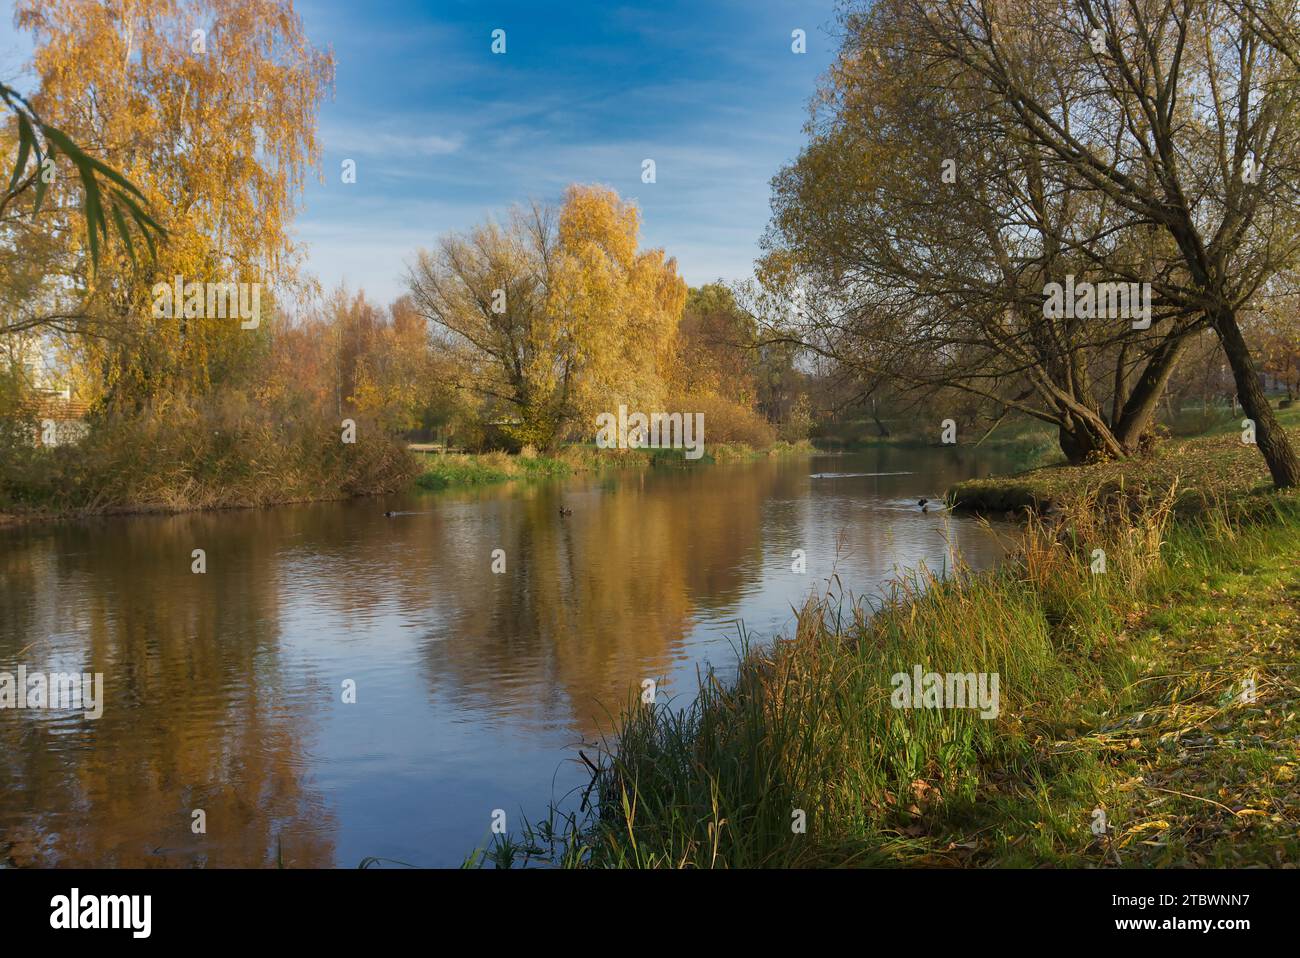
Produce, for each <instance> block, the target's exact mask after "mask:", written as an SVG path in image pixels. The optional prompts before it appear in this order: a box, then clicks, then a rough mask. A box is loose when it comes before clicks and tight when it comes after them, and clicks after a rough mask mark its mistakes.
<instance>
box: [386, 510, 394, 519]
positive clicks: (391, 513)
mask: <svg viewBox="0 0 1300 958" xmlns="http://www.w3.org/2000/svg"><path fill="white" fill-rule="evenodd" d="M395 515H397V513H395V512H385V513H384V518H385V519H391V518H393V516H395Z"/></svg>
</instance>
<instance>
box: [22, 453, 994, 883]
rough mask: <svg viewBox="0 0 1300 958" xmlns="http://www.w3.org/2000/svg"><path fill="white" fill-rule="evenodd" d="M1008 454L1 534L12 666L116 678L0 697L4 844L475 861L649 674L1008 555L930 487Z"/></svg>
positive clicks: (129, 861) (693, 473) (238, 859)
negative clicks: (347, 692) (99, 685)
mask: <svg viewBox="0 0 1300 958" xmlns="http://www.w3.org/2000/svg"><path fill="white" fill-rule="evenodd" d="M1002 465H1003V464H1002V463H999V462H998V461H997V460H996V459H995V458H993V457H990V456H979V457H971V456H969V455H967V456H966V457H963V456H962V455H961V454H958V453H957V452H955V451H948V450H944V451H940V450H922V451H916V450H880V451H873V452H871V453H868V454H863V455H855V456H837V457H829V456H818V457H814V458H812V459H786V460H781V461H771V462H768V461H764V462H759V463H754V464H745V465H733V466H728V465H718V466H706V467H699V468H695V469H690V470H682V469H671V468H659V469H654V470H650V471H646V472H634V473H628V474H620V475H604V476H599V477H581V478H577V479H572V480H568V481H564V482H551V483H539V484H517V485H507V486H495V487H491V488H486V489H479V490H472V491H468V492H466V491H449V492H444V493H425V494H413V495H410V496H404V497H393V498H389V499H387V500H358V501H352V502H346V503H323V504H314V505H305V506H293V507H282V508H276V509H266V510H255V511H235V512H221V513H195V514H188V515H180V516H168V517H157V516H151V517H133V518H114V519H103V520H95V521H82V522H72V523H61V524H54V525H31V526H25V527H17V528H10V529H5V530H0V673H4V672H9V673H11V674H16V672H17V669H18V667H19V666H20V665H21V666H25V667H26V669H27V670H28V671H29V672H35V671H43V672H46V673H51V672H82V671H86V672H91V673H94V672H100V673H103V677H104V693H103V698H104V705H103V714H102V716H101V717H99V718H98V719H91V718H87V717H85V716H84V715H83V713H82V712H81V711H72V710H35V709H25V710H24V709H13V708H9V709H3V710H0V756H3V757H2V759H0V863H6V864H19V865H22V864H29V865H30V864H35V865H52V864H65V865H100V866H194V865H207V866H259V865H274V864H275V863H276V861H277V856H279V857H281V858H282V860H283V862H284V864H285V865H286V866H289V867H293V866H334V865H339V866H347V867H352V866H355V865H356V864H357V863H358V862H359V861H360V860H361V859H363V858H365V857H367V856H381V857H387V858H392V859H398V860H401V861H405V862H410V863H414V864H420V865H457V864H460V862H461V861H462V860H463V859H464V857H465V856H466V854H468V853H469V852H470V851H471V850H472V849H474V848H475V847H477V846H479V845H480V844H483V843H485V842H486V840H487V839H488V838H489V832H490V827H491V824H492V815H493V811H494V810H495V809H503V810H505V812H506V814H507V824H508V825H509V826H510V827H511V828H515V827H517V826H518V824H519V823H520V817H519V816H520V815H521V814H526V815H528V816H529V817H530V818H534V819H535V818H536V817H537V816H538V815H539V814H541V813H542V812H543V811H544V810H545V807H546V805H547V803H548V802H549V801H551V800H552V799H556V800H561V801H563V802H568V803H572V802H573V800H574V799H573V796H572V791H573V790H574V789H575V788H577V787H580V786H582V785H584V784H585V783H586V781H587V776H586V775H585V774H584V773H583V771H582V768H581V767H580V766H579V765H578V764H577V763H576V762H575V761H574V759H575V757H576V752H575V749H574V746H576V745H578V744H580V743H582V742H584V741H590V740H591V739H592V738H593V737H594V736H596V735H598V734H599V733H600V732H601V731H604V730H608V729H609V727H610V724H611V720H610V713H611V712H616V711H617V710H618V708H619V707H620V706H621V705H622V704H623V703H624V702H626V701H627V700H628V698H629V695H630V694H632V692H633V690H635V689H637V688H638V687H639V686H640V683H641V681H642V679H644V678H653V679H656V680H658V682H659V700H660V701H664V700H665V699H667V698H672V699H673V701H674V703H675V704H678V705H680V704H682V703H684V702H686V701H689V699H690V697H691V694H692V690H693V689H694V687H695V681H696V679H695V676H696V668H697V666H700V667H707V666H709V665H713V666H716V667H717V668H718V670H719V671H720V672H721V673H722V674H723V677H724V678H725V677H726V676H727V674H729V673H733V672H734V664H735V652H734V649H735V646H736V644H737V641H738V636H739V627H738V622H743V623H744V627H745V629H746V630H747V631H748V632H749V633H750V635H751V640H753V638H754V637H760V638H761V637H770V636H771V635H773V634H775V633H778V632H781V631H783V630H785V629H786V628H787V627H788V626H789V625H790V624H791V622H792V621H793V612H792V608H793V607H797V606H799V605H800V604H801V603H802V601H803V599H804V598H806V597H807V596H808V594H809V593H810V592H811V591H813V590H818V589H824V588H825V586H826V582H827V580H828V578H829V577H830V576H831V575H832V574H833V573H838V575H839V578H840V580H841V581H842V582H843V584H844V587H845V588H846V589H849V590H851V591H852V592H854V593H855V594H857V595H861V596H871V595H874V594H877V593H878V591H879V589H880V588H881V587H882V585H883V584H884V583H885V582H887V580H888V579H889V578H890V577H891V576H893V575H895V574H896V573H897V572H899V571H900V570H902V569H905V568H915V567H917V566H919V565H921V564H925V565H927V566H928V567H929V568H931V569H933V570H935V571H942V570H943V569H944V568H947V567H950V566H951V563H952V551H953V550H954V549H955V550H957V551H959V552H960V553H961V554H962V556H963V558H964V559H965V561H967V562H969V563H970V564H971V565H973V566H976V567H981V566H986V565H989V564H991V563H993V562H995V561H997V559H998V558H999V556H1000V555H1001V554H1002V546H1001V545H1000V544H999V542H998V541H996V539H995V538H994V537H993V536H991V535H990V534H989V533H988V532H987V531H986V530H983V529H981V528H980V527H979V525H978V524H977V523H975V522H974V521H972V520H970V519H967V518H963V517H958V516H951V515H947V514H945V513H943V512H942V511H939V512H929V513H922V512H921V511H920V510H919V509H918V508H917V506H916V500H917V499H918V498H919V497H921V496H925V497H929V498H934V497H936V496H939V495H942V493H943V491H944V489H945V488H946V487H947V486H948V485H949V484H950V483H951V482H953V481H955V480H957V479H960V478H965V477H968V476H972V475H987V474H990V473H992V472H997V471H1001V469H1000V467H1001V466H1002ZM862 473H871V474H873V475H862ZM885 473H904V474H902V475H883V474H885ZM561 503H563V504H564V505H565V506H566V507H568V508H571V509H572V510H573V514H572V515H571V516H567V517H561V516H560V515H559V507H560V504H561ZM385 510H396V511H399V512H400V514H399V515H396V516H394V517H392V518H385V516H384V512H385ZM194 549H203V550H205V552H206V560H207V571H206V573H204V574H201V575H200V574H195V573H193V572H192V571H191V564H192V562H193V559H192V558H191V553H192V551H193V550H194ZM495 549H502V550H504V553H505V563H506V570H505V572H504V573H501V574H494V573H493V572H492V552H493V550H495ZM795 549H802V550H804V551H805V552H806V556H807V571H806V573H805V574H797V573H795V572H793V571H792V570H791V565H792V562H793V561H794V560H793V559H792V557H791V553H792V551H793V550H795ZM347 680H352V681H353V682H355V684H356V701H355V703H345V702H344V701H343V691H342V688H343V683H344V682H345V681H347ZM196 809H201V810H203V812H204V814H205V816H206V828H207V830H206V834H194V832H193V831H192V822H193V821H194V817H193V813H194V811H195V810H196Z"/></svg>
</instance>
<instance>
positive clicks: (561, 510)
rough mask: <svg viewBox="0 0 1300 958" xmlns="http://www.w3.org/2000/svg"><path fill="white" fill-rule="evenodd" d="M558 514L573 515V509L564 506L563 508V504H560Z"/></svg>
mask: <svg viewBox="0 0 1300 958" xmlns="http://www.w3.org/2000/svg"><path fill="white" fill-rule="evenodd" d="M560 515H562V516H571V515H573V510H572V509H566V508H564V506H560Z"/></svg>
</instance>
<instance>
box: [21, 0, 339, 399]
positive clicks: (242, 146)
mask: <svg viewBox="0 0 1300 958" xmlns="http://www.w3.org/2000/svg"><path fill="white" fill-rule="evenodd" d="M15 23H16V24H17V26H18V27H19V28H20V29H26V30H29V31H31V33H32V36H33V40H34V44H35V53H34V56H33V68H34V71H35V73H36V76H37V77H38V79H39V87H38V89H37V91H36V92H35V93H34V94H33V96H32V98H31V99H32V102H33V103H34V104H35V105H36V107H37V108H38V109H39V111H40V113H41V116H42V117H43V118H44V119H45V120H46V121H47V122H49V123H51V124H52V125H54V126H57V127H58V128H60V129H61V130H63V131H65V132H66V133H67V134H68V135H69V136H71V137H72V138H73V139H75V140H76V141H77V142H78V143H79V144H81V145H82V146H83V147H84V148H85V149H86V151H87V153H90V154H91V155H93V156H95V157H96V158H98V159H100V160H102V161H104V162H107V163H109V164H111V165H112V166H113V167H114V168H115V169H117V170H119V171H121V172H122V173H123V174H124V175H125V176H127V177H128V178H129V179H130V180H131V182H133V183H134V184H135V185H136V186H138V187H139V189H140V191H141V193H142V194H143V195H144V197H145V198H146V199H147V201H148V203H149V204H150V208H151V210H152V211H153V213H154V215H155V217H156V218H157V219H158V220H159V221H160V222H161V223H162V224H163V225H164V226H165V228H166V229H167V239H166V242H165V243H162V244H160V245H159V247H158V250H157V258H156V260H154V259H151V258H150V257H139V256H137V257H136V261H134V262H133V261H132V260H131V259H130V258H129V257H128V256H127V255H125V251H124V250H122V249H121V248H115V249H114V250H113V251H112V255H108V256H106V257H103V258H102V260H101V263H100V268H99V269H98V270H92V269H91V263H90V257H89V255H88V248H89V237H88V236H87V235H86V229H85V224H84V219H83V218H82V217H81V216H80V211H79V206H78V205H77V203H76V202H75V196H74V195H73V194H72V192H71V188H72V187H74V186H75V185H76V184H75V183H74V182H73V178H72V177H70V176H68V177H65V176H63V175H62V174H61V175H60V176H58V177H56V179H55V182H54V183H53V184H52V185H51V188H50V193H51V197H52V199H53V201H52V202H50V201H49V200H47V204H46V208H45V209H44V210H43V211H42V212H41V213H40V217H41V218H43V219H44V220H45V222H44V223H43V224H42V228H41V233H42V234H43V235H45V236H58V237H60V238H61V241H60V243H59V244H58V246H57V248H55V249H46V250H43V251H42V255H43V256H44V257H45V260H46V263H47V266H48V275H47V280H46V282H45V284H44V289H43V290H42V291H41V295H34V296H29V297H27V300H26V301H27V303H28V306H27V308H28V309H29V310H32V311H44V313H46V314H48V316H49V317H50V325H51V327H53V328H58V329H60V330H62V331H63V332H65V333H69V334H71V335H72V336H74V337H76V338H77V340H78V342H79V346H80V350H81V353H82V356H83V358H84V360H85V361H86V363H87V365H88V367H89V368H90V369H93V370H94V371H95V373H96V375H97V377H98V379H99V381H100V386H101V389H102V393H103V398H105V399H106V400H108V401H110V402H112V403H114V404H116V405H124V406H128V407H129V406H139V405H141V404H143V403H145V402H147V401H150V400H151V399H154V398H155V397H158V396H160V395H166V394H168V393H170V392H173V391H178V390H183V391H203V390H205V389H207V388H208V387H209V386H211V385H212V384H213V383H214V382H217V381H219V380H221V379H222V378H224V377H226V376H228V375H232V374H235V373H237V372H238V371H239V370H241V369H244V368H246V367H247V365H248V363H249V360H250V359H251V357H252V356H253V355H255V354H256V351H257V350H258V349H259V348H261V347H260V345H259V342H260V341H261V340H262V338H263V337H264V334H265V325H264V324H259V328H254V327H252V326H251V324H250V323H247V322H246V323H242V324H241V322H240V318H239V317H236V318H234V319H230V318H224V319H215V318H213V317H208V316H206V314H205V315H204V316H203V317H202V318H195V317H191V318H189V319H186V318H183V317H182V318H171V317H158V316H155V315H153V310H152V306H153V301H154V295H153V289H154V286H155V284H156V283H158V282H160V281H164V282H169V283H170V282H172V280H173V278H174V277H176V276H181V277H183V278H184V281H185V282H186V283H190V282H196V283H203V284H208V283H213V284H218V283H221V284H224V283H237V284H238V283H244V284H250V286H251V284H254V283H257V284H259V287H261V292H260V312H261V316H262V317H263V318H264V317H266V316H267V315H268V314H269V312H270V301H271V298H272V293H273V291H274V290H277V289H285V288H286V287H289V286H291V285H292V284H293V283H294V282H295V281H296V279H297V265H298V258H297V251H296V250H295V248H294V245H293V244H292V242H291V241H290V238H289V234H288V227H289V223H290V221H291V219H292V216H293V214H294V212H295V208H296V203H297V198H298V195H299V193H300V191H301V187H302V182H303V177H304V174H305V171H306V169H307V168H308V167H309V166H310V165H312V164H314V163H316V161H317V160H318V157H319V144H318V142H317V139H316V110H317V106H318V104H319V102H320V100H321V98H322V97H323V96H324V94H325V93H326V92H327V91H328V89H329V85H330V83H331V81H332V77H333V59H332V56H331V55H330V54H328V53H324V52H321V51H319V50H316V49H315V48H313V47H312V46H311V44H310V43H309V42H308V41H307V39H306V37H305V36H304V34H303V30H302V24H301V21H300V20H299V18H298V15H297V14H296V13H295V11H294V9H293V5H292V3H291V2H288V0H19V2H18V4H17V6H16V12H15ZM251 298H252V297H251V295H250V296H249V299H251ZM25 318H26V319H27V320H28V321H29V323H30V321H31V320H33V319H35V320H36V321H37V322H38V323H39V321H40V320H41V318H42V317H41V316H40V315H34V316H32V317H25ZM37 328H39V326H38V327H37Z"/></svg>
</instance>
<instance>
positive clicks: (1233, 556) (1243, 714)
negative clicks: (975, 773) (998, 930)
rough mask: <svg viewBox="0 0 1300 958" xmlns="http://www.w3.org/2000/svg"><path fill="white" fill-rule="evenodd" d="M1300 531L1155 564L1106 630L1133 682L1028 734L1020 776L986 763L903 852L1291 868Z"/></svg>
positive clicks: (1255, 535) (1299, 727) (1260, 533)
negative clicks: (1031, 738)
mask: <svg viewBox="0 0 1300 958" xmlns="http://www.w3.org/2000/svg"><path fill="white" fill-rule="evenodd" d="M1297 532H1300V526H1298V525H1297V524H1296V523H1295V522H1294V521H1291V522H1287V523H1282V524H1278V525H1274V526H1256V527H1254V528H1252V529H1250V530H1248V531H1247V532H1246V533H1244V534H1243V535H1242V536H1240V537H1239V538H1238V539H1237V540H1236V541H1235V542H1230V543H1227V544H1226V545H1225V547H1224V548H1222V549H1219V550H1216V552H1217V558H1211V557H1208V556H1207V557H1203V561H1187V562H1184V563H1182V564H1181V565H1180V566H1179V567H1174V568H1170V569H1167V570H1166V571H1165V573H1164V577H1163V578H1164V581H1163V582H1161V583H1160V584H1159V585H1157V586H1156V587H1155V588H1154V589H1153V590H1152V592H1151V594H1150V595H1149V596H1147V597H1146V598H1145V600H1144V601H1135V602H1134V603H1132V607H1131V608H1129V609H1127V610H1126V612H1125V619H1126V623H1127V627H1126V628H1125V629H1124V630H1123V631H1121V632H1120V633H1119V634H1117V635H1116V636H1115V637H1114V640H1113V645H1114V648H1113V649H1112V650H1111V652H1110V653H1109V654H1112V655H1114V654H1117V653H1118V654H1126V655H1127V656H1128V657H1129V659H1130V661H1131V662H1132V663H1133V666H1134V674H1133V675H1132V677H1131V679H1130V680H1129V681H1127V682H1125V683H1123V684H1118V685H1116V686H1115V687H1113V688H1110V689H1107V690H1105V691H1104V692H1102V693H1101V694H1099V695H1098V696H1097V697H1096V699H1094V700H1093V701H1092V702H1091V703H1088V704H1087V705H1086V706H1085V707H1082V708H1080V710H1079V712H1078V713H1077V715H1076V716H1075V718H1074V720H1073V721H1070V722H1067V723H1065V724H1064V725H1062V726H1061V727H1060V728H1059V729H1057V730H1055V734H1053V735H1045V736H1044V737H1043V738H1042V739H1041V740H1039V741H1037V742H1036V743H1035V754H1034V758H1033V760H1032V763H1031V764H1030V765H1029V766H1028V768H1027V769H1026V770H1025V771H1026V772H1027V773H1028V774H1021V775H1006V774H1005V773H999V774H995V775H992V776H990V779H989V782H988V785H987V786H986V788H985V789H983V790H982V793H981V794H980V795H979V796H978V801H976V802H973V803H970V804H968V805H966V806H965V807H959V808H955V809H949V810H946V811H945V812H944V813H943V814H937V815H936V816H935V817H934V819H933V821H932V822H930V823H927V828H926V831H927V833H928V834H930V835H932V837H931V838H930V840H928V841H925V842H918V843H917V844H916V845H915V846H913V847H912V848H911V849H910V850H909V855H907V856H905V857H911V855H917V856H919V857H920V858H921V859H922V860H923V861H931V862H933V863H936V864H938V863H950V864H977V863H987V864H998V865H1010V866H1015V865H1041V864H1053V865H1064V866H1084V865H1123V866H1137V867H1160V866H1169V865H1190V866H1214V867H1239V866H1243V865H1272V866H1282V867H1296V866H1297V864H1300V783H1298V781H1297V776H1298V775H1300V536H1297ZM1184 535H1185V534H1184ZM1191 545H1192V540H1187V541H1185V542H1184V543H1183V546H1184V547H1187V546H1191ZM1174 548H1178V546H1177V545H1175V546H1174ZM1093 713H1095V714H1093ZM1098 810H1100V811H1101V813H1102V814H1104V818H1102V817H1101V815H1099V814H1098ZM1102 823H1104V824H1105V825H1106V826H1107V827H1106V829H1105V831H1104V832H1103V833H1102V834H1100V835H1099V834H1096V832H1097V831H1100V830H1101V824H1102Z"/></svg>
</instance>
